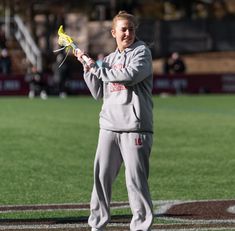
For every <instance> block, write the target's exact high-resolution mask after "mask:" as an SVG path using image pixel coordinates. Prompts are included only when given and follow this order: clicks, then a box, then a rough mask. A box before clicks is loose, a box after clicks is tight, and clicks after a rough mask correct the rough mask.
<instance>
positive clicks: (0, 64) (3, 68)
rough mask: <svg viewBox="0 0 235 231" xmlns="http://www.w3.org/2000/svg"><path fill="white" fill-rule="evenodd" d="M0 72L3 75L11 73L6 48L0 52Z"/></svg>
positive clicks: (9, 58)
mask: <svg viewBox="0 0 235 231" xmlns="http://www.w3.org/2000/svg"><path fill="white" fill-rule="evenodd" d="M0 72H1V73H2V74H4V75H9V74H10V73H11V57H10V56H9V53H8V50H7V48H3V49H2V51H1V57H0Z"/></svg>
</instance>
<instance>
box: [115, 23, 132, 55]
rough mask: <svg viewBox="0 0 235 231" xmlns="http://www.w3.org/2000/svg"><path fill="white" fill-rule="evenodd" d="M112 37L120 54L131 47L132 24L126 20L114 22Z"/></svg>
mask: <svg viewBox="0 0 235 231" xmlns="http://www.w3.org/2000/svg"><path fill="white" fill-rule="evenodd" d="M111 33H112V36H113V37H114V38H115V39H116V43H117V46H118V49H119V51H120V52H122V51H123V50H124V49H125V48H127V47H129V46H131V45H132V43H133V42H134V41H135V27H134V24H133V23H132V22H130V21H128V20H126V19H119V20H117V21H116V25H115V27H114V28H113V29H112V31H111Z"/></svg>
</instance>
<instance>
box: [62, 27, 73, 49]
mask: <svg viewBox="0 0 235 231" xmlns="http://www.w3.org/2000/svg"><path fill="white" fill-rule="evenodd" d="M58 35H59V38H58V44H59V45H60V46H62V47H71V45H72V44H73V39H72V38H71V37H70V36H68V35H67V34H66V33H65V32H64V29H63V26H62V25H61V26H60V27H59V30H58Z"/></svg>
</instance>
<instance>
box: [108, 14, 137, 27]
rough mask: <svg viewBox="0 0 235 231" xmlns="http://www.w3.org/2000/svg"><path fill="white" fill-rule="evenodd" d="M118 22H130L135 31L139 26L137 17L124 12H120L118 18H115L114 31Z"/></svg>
mask: <svg viewBox="0 0 235 231" xmlns="http://www.w3.org/2000/svg"><path fill="white" fill-rule="evenodd" d="M117 20H128V21H129V22H132V23H133V25H134V27H135V29H136V28H137V26H138V23H137V20H136V18H135V16H134V15H132V14H129V13H127V12H126V11H124V10H122V11H119V12H118V14H117V15H116V16H114V18H113V22H112V29H114V28H115V26H116V22H117Z"/></svg>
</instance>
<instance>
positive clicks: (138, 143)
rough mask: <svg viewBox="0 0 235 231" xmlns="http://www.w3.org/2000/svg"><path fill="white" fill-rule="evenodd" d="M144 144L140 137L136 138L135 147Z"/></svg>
mask: <svg viewBox="0 0 235 231" xmlns="http://www.w3.org/2000/svg"><path fill="white" fill-rule="evenodd" d="M142 144H143V142H142V139H141V138H140V137H139V138H135V145H142Z"/></svg>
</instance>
